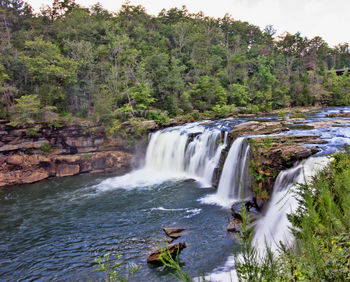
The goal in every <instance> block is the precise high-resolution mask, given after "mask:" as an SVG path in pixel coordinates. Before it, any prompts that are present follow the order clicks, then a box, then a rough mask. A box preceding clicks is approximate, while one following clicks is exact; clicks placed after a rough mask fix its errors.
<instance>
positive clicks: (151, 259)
mask: <svg viewBox="0 0 350 282" xmlns="http://www.w3.org/2000/svg"><path fill="white" fill-rule="evenodd" d="M184 248H186V243H184V242H178V243H173V244H170V245H168V246H167V247H164V248H162V249H158V250H154V251H152V252H151V254H150V255H149V256H148V257H147V263H150V264H154V265H162V264H163V263H162V261H161V260H160V257H161V254H162V252H165V251H166V249H168V250H169V252H170V255H171V256H172V257H173V258H176V256H177V255H179V254H180V252H181V251H182V250H183V249H184Z"/></svg>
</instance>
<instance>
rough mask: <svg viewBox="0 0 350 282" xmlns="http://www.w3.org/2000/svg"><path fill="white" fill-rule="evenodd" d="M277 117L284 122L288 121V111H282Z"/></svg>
mask: <svg viewBox="0 0 350 282" xmlns="http://www.w3.org/2000/svg"><path fill="white" fill-rule="evenodd" d="M277 115H278V117H279V118H280V119H282V120H286V119H287V112H286V110H280V111H279V112H278V114H277Z"/></svg>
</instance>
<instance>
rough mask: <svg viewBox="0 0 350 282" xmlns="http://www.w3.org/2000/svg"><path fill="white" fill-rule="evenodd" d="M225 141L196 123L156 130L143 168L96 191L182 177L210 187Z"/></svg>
mask: <svg viewBox="0 0 350 282" xmlns="http://www.w3.org/2000/svg"><path fill="white" fill-rule="evenodd" d="M226 139H227V132H225V137H224V140H222V131H221V130H220V129H218V128H211V129H209V128H205V127H204V126H201V125H200V124H199V123H191V124H187V125H184V126H178V127H174V128H170V129H166V130H162V131H157V132H156V133H154V134H152V135H151V138H150V142H149V144H148V147H147V152H146V157H145V165H144V167H143V168H141V169H138V170H134V171H132V172H131V173H128V174H126V175H123V176H120V177H114V178H110V179H107V180H105V181H103V182H102V183H100V184H99V185H98V189H99V190H109V189H115V188H124V189H131V188H138V187H145V186H152V185H155V184H159V183H162V182H165V181H168V180H175V179H186V178H193V179H196V180H197V181H198V182H199V183H200V184H201V186H203V187H210V186H211V185H212V178H213V173H214V170H215V168H216V167H217V166H218V163H219V161H220V157H221V152H222V150H223V149H224V148H225V147H226Z"/></svg>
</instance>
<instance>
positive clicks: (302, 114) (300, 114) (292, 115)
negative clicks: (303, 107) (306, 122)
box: [289, 110, 307, 118]
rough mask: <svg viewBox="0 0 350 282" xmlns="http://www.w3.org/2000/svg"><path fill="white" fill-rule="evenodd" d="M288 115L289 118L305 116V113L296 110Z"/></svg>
mask: <svg viewBox="0 0 350 282" xmlns="http://www.w3.org/2000/svg"><path fill="white" fill-rule="evenodd" d="M289 117H290V118H307V115H306V114H305V113H302V112H300V111H298V110H297V111H295V113H293V114H291V115H290V116H289Z"/></svg>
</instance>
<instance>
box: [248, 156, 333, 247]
mask: <svg viewBox="0 0 350 282" xmlns="http://www.w3.org/2000/svg"><path fill="white" fill-rule="evenodd" d="M329 160H330V158H327V157H319V158H313V157H311V158H309V159H307V160H306V161H305V162H303V163H300V164H298V165H295V166H294V167H292V168H290V169H287V170H285V171H281V172H280V173H279V175H278V177H277V179H276V182H275V185H274V187H273V193H272V196H271V200H270V202H269V204H268V206H267V208H266V210H265V213H264V216H263V217H262V218H261V219H260V220H259V221H258V222H257V224H256V226H255V234H254V238H253V243H254V245H255V246H256V247H257V248H258V249H259V250H260V252H261V253H264V251H265V247H266V245H265V243H266V244H267V245H268V246H269V247H270V248H271V250H272V251H276V250H277V249H278V247H279V242H282V243H283V244H285V245H286V244H288V243H292V242H293V241H294V238H293V235H292V233H291V231H290V227H291V223H290V222H289V220H288V218H287V214H289V213H292V212H295V211H296V209H297V208H298V200H297V198H296V195H295V194H294V193H292V192H291V191H292V190H293V188H294V187H295V185H296V183H305V182H309V181H310V179H311V178H312V176H313V175H315V174H316V172H317V171H319V170H320V169H322V168H323V167H325V165H326V164H327V163H328V162H329Z"/></svg>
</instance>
